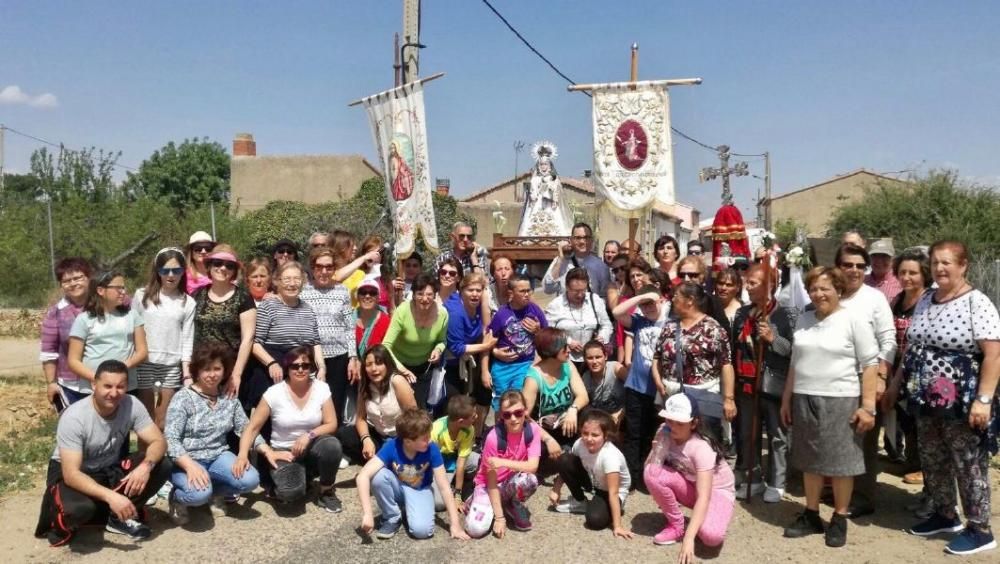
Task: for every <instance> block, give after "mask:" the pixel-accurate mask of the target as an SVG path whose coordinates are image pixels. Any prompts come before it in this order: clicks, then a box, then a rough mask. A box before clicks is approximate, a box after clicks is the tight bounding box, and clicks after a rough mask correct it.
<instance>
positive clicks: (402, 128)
mask: <svg viewBox="0 0 1000 564" xmlns="http://www.w3.org/2000/svg"><path fill="white" fill-rule="evenodd" d="M362 104H363V105H364V107H365V109H366V110H367V111H368V121H369V123H370V125H371V129H372V137H374V139H375V147H376V148H377V149H378V154H379V158H380V159H381V160H382V170H383V171H384V177H385V190H386V195H387V196H388V200H389V212H390V213H391V214H392V220H393V221H392V225H393V233H394V235H395V240H396V241H395V242H396V246H395V253H396V258H397V259H404V258H406V257H407V256H409V255H410V253H412V252H413V251H414V247H415V244H416V240H417V234H418V233H420V234H422V235H423V239H424V243H425V244H426V245H427V247H428V248H430V249H432V250H434V251H437V249H438V239H437V226H436V225H435V223H434V203H433V199H432V196H431V180H430V178H431V173H430V160H429V159H428V156H427V126H426V122H425V118H424V91H423V87H422V86H421V85H420V83H419V82H411V83H409V84H404V85H403V86H400V87H398V88H393V89H392V90H387V91H385V92H382V93H379V94H375V95H374V96H369V97H368V98H365V99H363V100H362Z"/></svg>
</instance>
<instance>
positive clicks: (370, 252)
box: [358, 235, 396, 315]
mask: <svg viewBox="0 0 1000 564" xmlns="http://www.w3.org/2000/svg"><path fill="white" fill-rule="evenodd" d="M384 249H386V246H385V245H384V244H383V242H382V238H381V237H379V236H378V235H370V236H369V237H367V238H365V240H364V241H362V242H361V254H362V256H364V257H366V258H365V262H364V264H362V265H361V268H359V269H358V272H360V273H362V276H363V278H362V279H365V280H374V281H375V282H376V283H377V284H378V286H379V298H378V306H379V307H380V308H382V311H384V312H386V313H388V314H389V315H392V312H393V311H394V310H395V309H396V303H395V301H394V300H393V299H392V292H390V291H389V285H388V284H386V283H385V281H386V280H388V279H389V271H388V269H387V268H386V265H385V264H382V252H383V250H384Z"/></svg>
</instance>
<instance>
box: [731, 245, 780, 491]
mask: <svg viewBox="0 0 1000 564" xmlns="http://www.w3.org/2000/svg"><path fill="white" fill-rule="evenodd" d="M771 258H772V255H771V252H770V251H768V252H767V254H765V255H764V259H763V260H764V262H763V264H764V291H765V293H764V295H765V299H764V303H763V304H757V307H759V308H761V309H760V311H759V312H757V323H760V322H762V321H763V322H764V323H769V319H768V318H769V315H768V310H769V309H770V308H771V300H772V299H774V298H773V296H771V293H772V291H773V288H771V272H772V268H771ZM733 330H734V331H736V330H737V329H736V328H735V327H733ZM754 334H755V335H757V331H756V330H754ZM753 353H754V359H753V373H754V382H753V387H754V389H753V397H752V398H751V408H750V460H749V461H748V462H749V463H748V464H747V476H746V480H747V483H746V488H747V497H746V501H747V503H752V499H753V498H752V497H751V496H750V488H751V487H752V486H753V477H754V468H756V467H757V465H758V464H759V463H760V460H758V456H757V440H758V437H759V436H760V433H758V432H757V427H758V426H760V388H761V382H762V381H763V380H764V355H765V354H766V353H767V346H765V345H764V341H763V340H762V339H761V338H760V335H757V338H756V339H755V340H754V343H753ZM736 393H737V390H736V386H733V395H734V396H735V395H736ZM760 475H761V482H763V481H764V480H763V478H764V472H763V470H762V471H761V473H760Z"/></svg>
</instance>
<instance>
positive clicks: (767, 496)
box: [763, 486, 785, 503]
mask: <svg viewBox="0 0 1000 564" xmlns="http://www.w3.org/2000/svg"><path fill="white" fill-rule="evenodd" d="M784 495H785V488H772V487H771V486H768V487H767V489H766V490H764V496H763V498H764V503H778V502H780V501H781V498H782V497H784Z"/></svg>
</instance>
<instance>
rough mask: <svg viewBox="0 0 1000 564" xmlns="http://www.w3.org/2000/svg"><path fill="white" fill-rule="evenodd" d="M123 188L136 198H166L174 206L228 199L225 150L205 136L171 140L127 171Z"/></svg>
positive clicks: (162, 199)
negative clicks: (176, 140)
mask: <svg viewBox="0 0 1000 564" xmlns="http://www.w3.org/2000/svg"><path fill="white" fill-rule="evenodd" d="M124 188H125V189H126V190H127V191H128V193H129V194H130V195H131V196H133V197H136V198H141V197H147V198H154V199H157V200H161V201H163V202H166V203H167V204H169V205H170V206H172V207H174V208H176V209H184V208H188V207H191V206H199V205H202V204H207V203H209V202H223V201H226V200H228V199H229V154H228V153H226V149H225V147H223V146H222V145H220V144H219V143H216V142H214V141H209V140H208V139H207V138H202V139H185V140H184V142H183V143H181V144H180V145H176V144H174V142H173V141H171V142H169V143H167V144H166V145H165V146H164V147H163V148H161V149H159V150H157V151H154V152H153V154H152V155H151V156H150V157H149V158H148V159H146V160H145V161H143V162H142V164H141V165H139V170H138V172H134V173H129V174H128V179H127V180H126V181H125V185H124Z"/></svg>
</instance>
